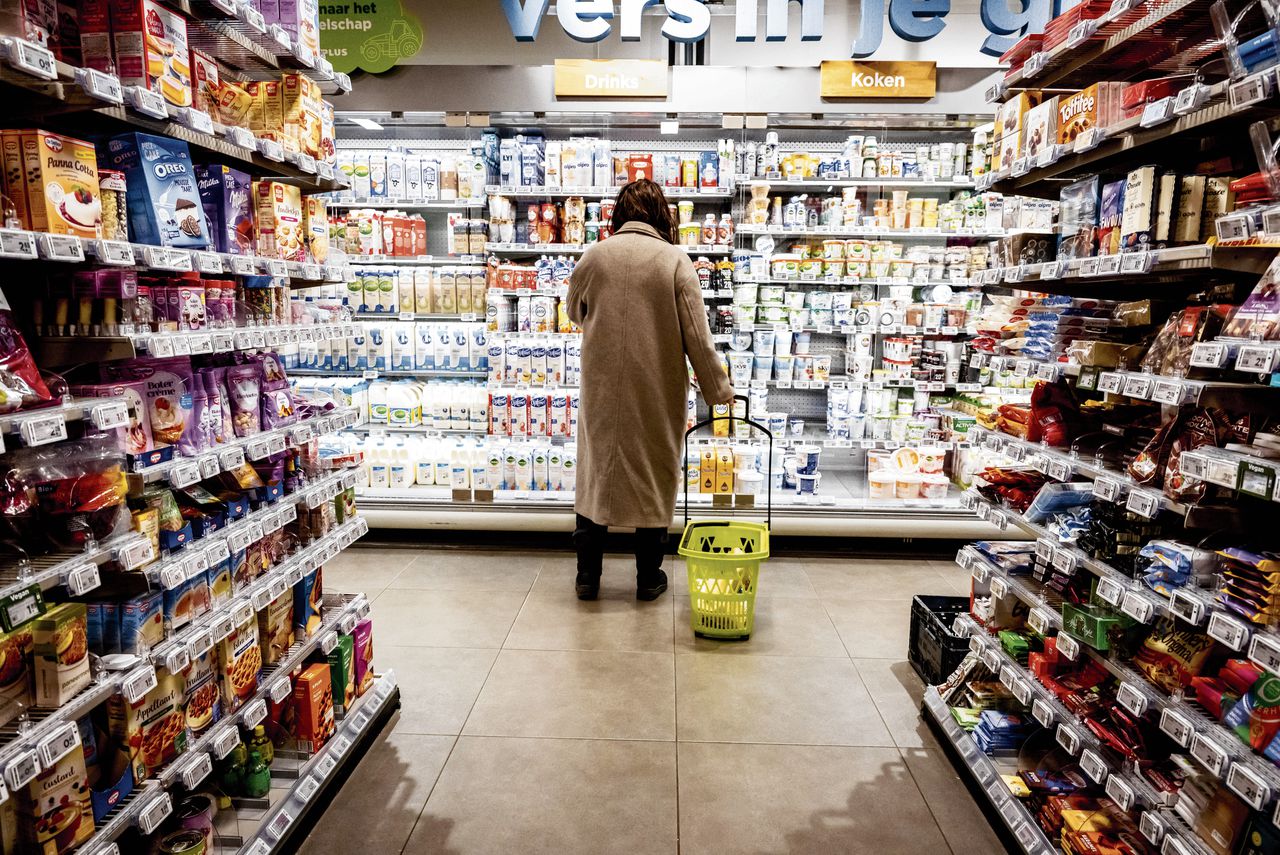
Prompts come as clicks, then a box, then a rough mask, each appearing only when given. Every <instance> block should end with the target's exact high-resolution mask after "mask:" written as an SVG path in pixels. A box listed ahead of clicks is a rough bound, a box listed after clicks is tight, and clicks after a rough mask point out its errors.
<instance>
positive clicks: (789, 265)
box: [769, 255, 800, 279]
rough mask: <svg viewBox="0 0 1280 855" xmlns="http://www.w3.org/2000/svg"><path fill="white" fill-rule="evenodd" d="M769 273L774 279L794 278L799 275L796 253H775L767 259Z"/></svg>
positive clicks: (798, 258) (798, 261)
mask: <svg viewBox="0 0 1280 855" xmlns="http://www.w3.org/2000/svg"><path fill="white" fill-rule="evenodd" d="M769 274H770V275H771V276H772V277H773V278H774V279H795V278H797V277H798V276H799V275H800V257H799V256H798V255H775V256H774V257H773V258H772V259H771V260H770V261H769Z"/></svg>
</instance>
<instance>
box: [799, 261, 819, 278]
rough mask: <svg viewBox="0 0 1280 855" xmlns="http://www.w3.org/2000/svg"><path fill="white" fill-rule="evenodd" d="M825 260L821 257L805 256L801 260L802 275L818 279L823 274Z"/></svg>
mask: <svg viewBox="0 0 1280 855" xmlns="http://www.w3.org/2000/svg"><path fill="white" fill-rule="evenodd" d="M822 265H823V260H822V259H821V258H804V259H801V260H800V276H801V277H803V278H805V279H817V278H818V277H820V276H821V275H822Z"/></svg>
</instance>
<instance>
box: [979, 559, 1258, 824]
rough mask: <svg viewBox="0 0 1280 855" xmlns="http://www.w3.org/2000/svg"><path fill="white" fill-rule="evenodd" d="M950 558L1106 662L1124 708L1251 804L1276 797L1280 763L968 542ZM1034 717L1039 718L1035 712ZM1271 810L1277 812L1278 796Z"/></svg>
mask: <svg viewBox="0 0 1280 855" xmlns="http://www.w3.org/2000/svg"><path fill="white" fill-rule="evenodd" d="M956 561H957V563H958V564H959V565H960V566H961V567H963V568H965V569H967V570H969V571H970V572H971V573H972V574H973V578H974V579H975V581H978V582H980V583H986V584H989V585H990V586H991V588H992V592H993V594H996V593H999V592H1000V591H1001V590H1003V591H1007V592H1009V593H1012V594H1013V595H1014V596H1016V597H1017V598H1018V599H1020V600H1021V601H1022V602H1024V603H1025V604H1026V605H1027V606H1028V607H1030V609H1031V612H1030V613H1029V615H1028V619H1027V624H1028V626H1029V627H1030V628H1031V629H1032V630H1033V631H1035V632H1038V633H1040V634H1041V635H1047V634H1048V630H1049V629H1054V630H1056V631H1057V636H1056V637H1057V639H1058V650H1059V652H1060V653H1062V655H1064V656H1066V657H1067V658H1068V659H1070V660H1072V661H1075V660H1077V659H1078V658H1079V656H1080V654H1081V653H1084V654H1085V655H1087V656H1088V657H1089V658H1090V659H1092V660H1093V661H1095V662H1097V663H1098V664H1100V665H1102V666H1103V667H1104V668H1106V669H1107V670H1108V671H1109V672H1110V673H1111V674H1112V675H1113V676H1114V677H1115V678H1116V679H1117V680H1118V681H1119V685H1118V687H1117V690H1116V699H1117V701H1118V702H1119V703H1120V704H1121V705H1122V706H1123V707H1124V708H1125V709H1126V710H1128V711H1129V712H1131V713H1133V714H1134V715H1137V716H1141V715H1145V714H1147V713H1149V712H1151V713H1155V714H1156V715H1157V716H1158V721H1159V726H1160V729H1161V730H1162V731H1164V732H1165V733H1166V734H1167V735H1168V736H1169V737H1170V738H1171V739H1172V740H1173V741H1174V742H1176V743H1177V744H1178V745H1180V746H1181V747H1183V748H1185V749H1187V751H1188V753H1190V754H1191V756H1192V757H1194V758H1195V759H1196V761H1197V762H1199V763H1200V765H1201V766H1203V767H1204V768H1205V769H1206V770H1207V771H1209V772H1210V773H1212V774H1214V775H1215V776H1216V777H1218V778H1219V779H1221V780H1222V781H1223V782H1225V783H1226V785H1227V786H1228V787H1229V788H1230V789H1231V790H1232V791H1233V792H1235V793H1236V794H1237V795H1238V796H1240V798H1242V799H1243V800H1244V801H1245V802H1246V803H1248V804H1249V805H1250V806H1251V807H1253V808H1254V809H1255V810H1262V809H1263V808H1265V807H1266V806H1267V805H1268V804H1269V803H1271V801H1272V800H1273V799H1276V798H1277V797H1280V769H1277V768H1276V767H1275V765H1274V764H1272V763H1271V762H1270V761H1269V760H1267V759H1266V758H1265V757H1262V756H1260V755H1259V754H1257V753H1255V752H1253V751H1252V750H1250V748H1249V747H1248V746H1247V745H1245V744H1244V743H1242V742H1241V741H1240V740H1239V739H1238V738H1237V737H1236V736H1235V735H1234V734H1233V733H1232V732H1231V731H1229V730H1228V729H1227V728H1226V727H1225V726H1224V725H1223V724H1222V723H1221V722H1219V721H1217V720H1215V719H1214V718H1212V717H1211V716H1209V715H1208V714H1207V713H1206V712H1205V711H1204V710H1203V708H1201V707H1200V705H1199V704H1197V703H1195V701H1194V700H1192V699H1184V698H1178V697H1170V696H1169V695H1166V694H1165V693H1163V692H1161V691H1160V690H1159V689H1157V688H1155V687H1154V686H1152V685H1151V684H1150V682H1149V681H1148V680H1147V679H1146V678H1145V677H1144V676H1142V675H1141V674H1139V673H1138V672H1137V671H1135V670H1134V669H1132V668H1130V667H1129V666H1128V665H1126V664H1125V663H1123V662H1120V661H1118V660H1116V659H1115V658H1113V657H1111V656H1109V655H1107V654H1105V653H1102V652H1100V651H1097V650H1094V649H1093V648H1091V647H1089V646H1088V645H1086V644H1083V643H1081V642H1079V641H1078V640H1076V639H1074V638H1072V637H1071V636H1070V635H1068V634H1066V633H1065V632H1063V631H1062V619H1061V615H1060V614H1059V613H1058V611H1057V610H1056V609H1055V608H1054V606H1053V604H1052V603H1049V602H1048V601H1047V600H1046V599H1045V597H1044V596H1043V595H1042V594H1040V593H1037V592H1036V591H1035V590H1034V589H1033V587H1032V586H1031V584H1029V583H1028V581H1027V580H1026V579H1025V578H1023V577H1018V576H1010V575H1009V574H1007V573H1006V572H1005V571H1004V570H1002V569H1000V568H999V567H997V566H996V565H995V564H993V563H992V562H990V561H989V560H987V559H986V558H985V557H984V556H982V555H981V554H980V553H979V552H978V551H977V550H976V549H975V548H973V547H972V546H966V547H964V548H962V549H961V550H960V552H959V554H958V555H957V557H956ZM962 620H964V616H962V617H961V618H957V630H959V629H960V628H961V623H960V622H961V621H962ZM965 625H966V626H967V625H968V624H965ZM1250 658H1251V659H1253V657H1252V656H1251V657H1250ZM1254 661H1255V664H1258V665H1259V666H1260V667H1263V668H1267V669H1268V670H1271V671H1273V672H1274V671H1275V670H1276V668H1277V666H1280V658H1276V659H1272V660H1268V661H1267V662H1265V663H1264V662H1258V661H1257V660H1254ZM1036 718H1037V720H1040V716H1038V715H1037V716H1036ZM1041 723H1042V724H1043V723H1045V722H1043V721H1042V722H1041ZM1046 726H1047V725H1046ZM1275 810H1276V813H1277V815H1280V801H1278V802H1277V804H1276V808H1275ZM1153 842H1158V841H1153Z"/></svg>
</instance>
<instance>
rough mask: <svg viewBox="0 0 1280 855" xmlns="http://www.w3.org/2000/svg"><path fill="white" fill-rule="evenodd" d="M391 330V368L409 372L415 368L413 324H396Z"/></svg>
mask: <svg viewBox="0 0 1280 855" xmlns="http://www.w3.org/2000/svg"><path fill="white" fill-rule="evenodd" d="M388 326H390V328H391V368H392V370H394V371H408V370H410V369H412V368H413V352H414V341H413V324H411V323H394V324H389V325H388Z"/></svg>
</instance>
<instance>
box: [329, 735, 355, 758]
mask: <svg viewBox="0 0 1280 855" xmlns="http://www.w3.org/2000/svg"><path fill="white" fill-rule="evenodd" d="M350 750H351V738H350V737H349V736H346V735H345V734H344V735H342V736H339V737H338V738H337V739H335V740H334V741H333V753H334V755H335V756H337V757H342V756H344V755H345V754H346V753H347V752H348V751H350Z"/></svg>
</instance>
